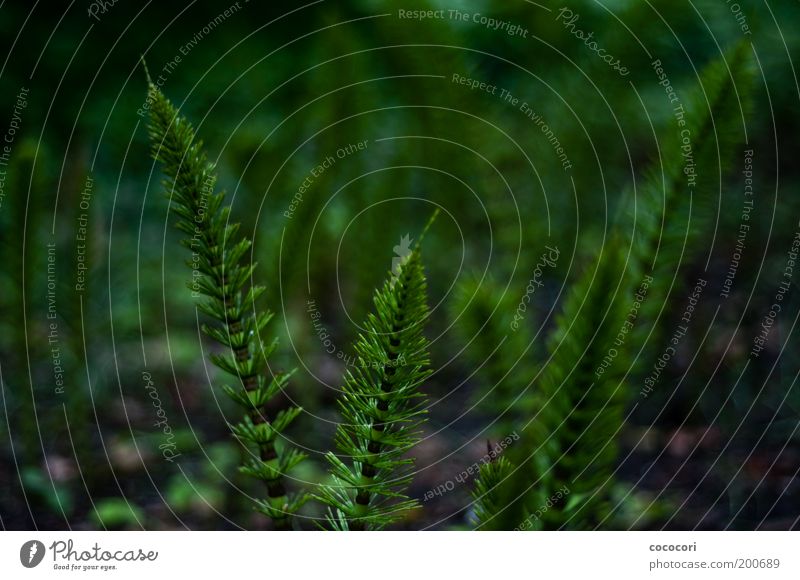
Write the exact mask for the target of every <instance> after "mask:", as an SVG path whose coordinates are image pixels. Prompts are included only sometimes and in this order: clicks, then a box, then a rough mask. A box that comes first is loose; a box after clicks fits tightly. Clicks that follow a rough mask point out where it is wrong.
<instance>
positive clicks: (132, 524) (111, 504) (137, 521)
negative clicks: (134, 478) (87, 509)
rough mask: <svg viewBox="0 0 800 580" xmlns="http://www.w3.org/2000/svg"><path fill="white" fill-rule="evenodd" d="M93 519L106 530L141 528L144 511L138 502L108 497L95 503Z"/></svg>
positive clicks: (99, 526)
mask: <svg viewBox="0 0 800 580" xmlns="http://www.w3.org/2000/svg"><path fill="white" fill-rule="evenodd" d="M94 507H95V509H94V511H93V512H92V519H93V520H94V523H95V525H96V526H97V527H98V528H102V529H106V530H131V529H137V528H138V529H141V527H142V526H143V525H144V520H145V518H144V513H143V512H142V510H141V508H139V506H137V505H136V504H133V503H131V502H130V501H129V500H127V499H123V498H120V497H108V498H104V499H100V500H98V501H97V502H96V503H95V506H94Z"/></svg>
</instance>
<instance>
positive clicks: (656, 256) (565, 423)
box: [493, 44, 751, 529]
mask: <svg viewBox="0 0 800 580" xmlns="http://www.w3.org/2000/svg"><path fill="white" fill-rule="evenodd" d="M747 50H748V49H747V45H745V44H740V45H739V46H738V47H736V48H735V49H734V50H733V51H732V53H731V54H730V57H729V58H727V59H726V61H727V64H725V63H723V62H715V63H713V64H712V65H710V66H709V67H708V68H707V69H706V71H705V72H704V73H703V75H702V81H701V85H702V86H701V88H700V89H698V91H697V93H696V94H695V95H694V96H693V97H692V98H691V100H690V102H691V103H693V104H695V106H693V107H692V109H691V110H690V111H689V112H687V116H686V125H684V126H681V125H679V128H678V129H676V128H675V127H670V128H669V129H668V130H667V131H666V135H667V136H666V137H665V138H664V139H663V140H662V141H661V142H663V143H665V145H664V147H663V150H662V158H663V165H662V167H663V176H662V175H661V174H660V173H657V172H656V170H655V169H651V170H650V171H649V172H648V179H647V181H646V183H645V185H644V186H643V187H642V196H641V199H640V200H639V202H638V205H637V207H636V220H637V221H636V226H637V227H636V230H635V231H636V235H635V236H633V237H631V238H630V239H628V240H625V238H624V236H623V237H621V238H614V239H612V240H611V241H610V242H609V243H607V244H606V245H604V247H603V248H602V249H601V251H600V254H599V256H598V258H597V263H596V267H595V268H594V269H593V268H589V269H587V270H586V271H585V272H584V273H583V274H582V275H581V277H580V278H579V279H578V280H577V281H576V282H574V283H573V284H572V286H571V288H570V290H569V293H568V296H567V298H566V300H565V301H564V305H563V311H562V313H561V315H560V316H559V317H558V318H557V319H556V327H555V330H554V331H553V333H552V335H551V336H550V337H549V339H548V354H549V359H548V363H547V366H546V367H545V368H544V369H543V371H542V373H541V375H540V378H539V380H538V381H537V383H536V393H535V397H536V399H537V401H538V403H537V404H536V412H535V414H534V415H533V417H531V422H530V426H529V427H528V428H527V429H526V430H525V432H524V433H523V440H524V442H525V443H524V444H521V445H518V446H516V447H515V448H513V449H511V450H510V451H509V456H510V459H511V461H512V463H513V464H515V465H517V466H518V468H517V470H515V471H514V473H513V476H511V477H508V478H507V479H506V480H505V481H504V482H502V484H501V485H500V490H499V491H498V492H497V493H498V495H499V496H500V497H501V498H502V499H501V501H499V502H498V501H495V502H493V507H494V508H496V509H495V515H496V517H497V519H498V525H499V526H501V527H502V528H504V529H511V528H515V527H519V526H520V524H521V523H522V522H530V523H531V524H532V526H531V527H533V528H536V529H558V528H571V529H586V528H592V527H595V526H598V525H600V524H602V523H604V522H606V521H607V520H608V518H609V517H612V516H613V503H612V501H611V495H612V491H613V489H614V482H615V480H614V472H615V464H616V460H617V447H618V444H617V440H618V436H619V433H620V431H621V429H622V425H623V418H624V412H625V409H626V407H627V405H628V403H629V397H628V393H629V392H630V391H631V388H630V387H629V385H628V384H627V381H626V378H627V377H628V372H627V369H626V368H625V366H626V362H627V361H628V360H631V359H632V357H631V356H630V353H631V352H635V351H633V350H632V349H634V348H643V346H642V345H643V344H644V340H645V339H646V337H645V336H644V333H643V332H641V331H639V332H636V333H634V335H633V337H630V336H627V334H628V332H630V331H631V326H630V325H631V324H632V325H633V328H636V326H635V323H636V319H637V318H638V317H640V316H641V317H643V318H649V319H650V320H653V321H654V320H657V318H658V311H657V310H656V308H661V307H662V305H663V302H664V301H666V299H667V297H668V296H669V294H670V290H671V288H672V276H673V275H672V274H671V272H670V270H673V269H677V268H678V267H679V265H680V264H681V261H682V258H683V257H684V256H685V255H686V254H687V253H688V252H690V251H693V250H696V249H697V247H698V241H699V240H700V239H702V237H703V236H704V235H706V234H707V233H708V229H709V228H708V227H707V224H708V223H709V221H710V216H711V215H713V214H711V212H710V208H711V207H712V204H711V203H710V199H712V198H713V194H714V193H715V192H714V186H715V185H716V186H717V187H721V184H720V182H719V179H715V178H718V177H719V174H714V173H713V172H711V168H712V167H719V169H720V171H722V169H723V168H724V166H725V164H724V163H723V164H720V163H719V162H718V159H729V158H730V157H731V154H732V152H733V150H734V148H735V146H736V144H737V143H738V139H739V138H740V137H741V132H738V131H736V130H735V127H736V126H737V120H740V119H741V115H742V110H744V111H746V110H747V105H746V103H747V102H748V99H749V97H748V94H749V91H750V89H751V86H750V76H751V73H750V66H749V58H748V53H747ZM737 91H738V92H737ZM701 95H703V100H705V98H707V105H706V107H705V108H703V107H700V106H698V105H696V103H699V102H700V101H701ZM736 95H739V98H736ZM740 102H741V103H742V104H743V106H742V107H741V108H740ZM680 127H682V128H683V129H685V130H686V131H688V133H684V135H687V134H688V135H690V136H691V144H690V146H689V147H688V148H687V147H683V148H682V145H685V143H684V142H683V141H682V137H681V131H682V130H683V129H681V128H680ZM715 128H718V130H716V131H715ZM676 135H677V137H676ZM703 172H706V173H703ZM698 208H699V210H698ZM695 212H696V213H695ZM696 214H697V215H699V216H700V217H699V219H698V217H697V215H696ZM626 242H628V243H630V244H631V245H630V247H626ZM629 251H630V254H628V252H629ZM642 280H647V281H649V282H650V284H648V287H647V297H646V298H645V299H644V301H643V302H642V304H643V305H642V307H641V311H640V312H638V311H637V314H636V316H634V317H633V320H631V315H630V312H632V310H631V308H632V305H633V303H634V293H635V292H636V291H637V288H640V284H641V283H642ZM623 328H626V329H627V330H625V331H624V333H623V335H621V334H620V333H621V332H622V329H623ZM621 336H622V338H620V337H621ZM634 337H635V338H634ZM612 349H614V350H613V351H612ZM612 352H613V353H614V354H613V355H612ZM604 361H605V362H606V363H608V364H605V363H604ZM608 361H610V362H608ZM558 490H568V495H563V497H560V496H559V495H558ZM553 498H557V499H556V500H555V501H554V500H553ZM545 505H547V507H548V509H546V510H542V509H541V508H542V506H545ZM534 513H536V514H537V515H536V517H532V514H534Z"/></svg>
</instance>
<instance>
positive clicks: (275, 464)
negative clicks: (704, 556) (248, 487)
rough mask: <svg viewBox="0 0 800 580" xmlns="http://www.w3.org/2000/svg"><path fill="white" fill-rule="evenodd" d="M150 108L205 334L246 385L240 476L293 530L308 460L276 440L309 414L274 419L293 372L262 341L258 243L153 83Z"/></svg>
mask: <svg viewBox="0 0 800 580" xmlns="http://www.w3.org/2000/svg"><path fill="white" fill-rule="evenodd" d="M148 102H149V105H150V124H149V132H150V141H151V143H152V153H153V157H154V158H155V159H156V160H158V161H160V162H161V163H162V164H163V171H164V174H165V176H166V178H167V179H166V182H165V184H164V186H165V188H166V192H167V194H168V195H169V197H170V201H171V207H172V211H173V212H174V213H175V215H176V216H177V217H178V221H177V223H176V224H175V225H176V227H177V228H178V229H179V230H180V231H181V232H183V234H184V235H185V236H186V237H185V238H184V239H183V242H182V243H183V245H184V246H185V247H186V248H187V249H189V250H190V251H191V252H192V259H191V260H189V261H188V262H187V263H188V265H189V267H190V268H192V270H193V275H192V281H191V282H190V283H189V286H190V288H192V289H193V290H194V291H195V292H197V293H198V294H200V295H202V296H203V297H204V298H205V300H204V301H202V302H200V303H199V304H198V308H199V309H200V310H201V311H202V312H204V313H205V314H206V315H207V316H208V317H209V318H211V319H212V320H214V323H213V324H204V325H203V327H202V328H203V332H204V333H205V334H206V335H208V336H209V337H211V338H212V339H214V340H215V341H216V342H217V343H219V344H220V345H221V346H222V347H224V350H223V352H222V353H220V354H212V355H211V360H212V361H213V362H214V364H215V365H216V366H218V367H219V368H220V369H222V370H223V371H225V372H226V373H228V374H229V375H231V376H232V377H234V378H236V379H238V380H237V382H236V383H235V385H234V386H230V385H225V386H223V389H224V391H225V392H226V393H227V394H228V396H229V397H230V398H231V399H232V400H233V401H235V402H236V403H237V404H238V405H239V406H240V407H241V408H242V412H243V413H244V416H243V418H242V420H241V421H240V422H239V423H238V424H236V425H232V426H231V429H232V431H233V433H234V435H235V436H236V437H237V438H238V439H239V440H240V441H241V442H242V443H243V444H244V445H246V446H249V448H250V449H251V451H250V453H249V454H248V455H249V457H248V459H247V460H246V462H245V464H244V465H242V466H241V468H240V469H241V471H242V472H244V473H246V474H247V475H249V476H251V477H254V478H256V479H260V480H262V481H263V482H264V483H265V484H266V488H267V499H266V500H259V501H257V509H258V510H259V511H261V512H263V513H264V514H265V515H267V516H268V517H269V518H271V519H272V520H273V521H274V523H275V525H276V527H281V528H282V527H288V526H290V525H291V521H290V518H291V516H292V515H293V514H294V513H295V512H297V510H298V509H299V508H300V507H301V506H302V505H303V503H304V502H305V501H306V500H307V498H308V496H307V495H306V494H304V493H300V494H290V493H288V492H287V490H286V487H285V482H284V479H285V478H284V476H285V474H286V473H287V472H288V471H289V470H290V469H291V468H292V467H294V466H295V465H297V463H299V462H300V461H302V460H303V459H304V458H305V455H304V454H303V453H301V452H299V451H297V450H295V449H290V448H284V446H282V445H277V444H276V439H277V438H278V437H279V436H280V434H281V433H282V432H283V430H284V429H286V428H287V427H288V426H289V424H290V423H291V422H292V421H293V420H294V419H295V418H296V417H297V415H298V414H299V413H300V412H301V409H299V408H297V407H291V408H289V409H286V410H283V411H281V412H280V413H279V414H278V415H277V416H276V417H275V418H274V419H273V420H270V419H269V418H268V417H267V413H266V410H265V407H266V405H267V403H268V402H269V401H270V400H271V399H272V398H273V397H274V396H275V395H277V394H278V393H279V392H280V391H281V390H282V389H283V388H284V387H285V385H286V383H287V381H288V379H289V377H290V376H291V374H292V372H293V371H290V372H278V373H272V372H271V370H270V369H269V367H268V365H267V360H268V358H269V356H270V355H271V354H272V352H273V351H274V350H275V347H276V346H277V343H276V340H273V341H272V342H271V343H269V344H263V343H262V340H261V333H262V331H263V330H264V328H265V327H266V325H267V324H268V323H269V321H270V320H271V319H272V316H273V315H272V313H271V312H269V311H265V310H259V309H258V307H257V305H256V301H257V300H258V298H259V297H260V296H261V295H262V294H263V293H264V290H265V289H264V287H263V286H258V285H250V286H249V287H248V284H249V282H250V279H251V276H252V274H253V271H254V269H255V264H250V263H247V261H246V260H245V259H244V258H245V255H246V254H247V252H248V250H249V249H250V247H251V241H250V240H249V239H248V238H247V237H245V236H243V235H241V234H240V233H239V224H237V223H232V222H231V221H230V213H231V208H230V206H223V200H224V193H223V192H218V191H216V181H217V176H216V173H215V170H214V166H213V165H212V164H211V163H209V161H208V159H207V158H206V154H205V153H204V151H203V144H202V142H201V141H199V140H198V139H196V137H195V133H194V130H193V129H192V126H191V125H190V123H189V122H188V121H187V120H186V119H185V118H184V117H182V116H180V115H179V113H178V111H177V109H176V108H175V107H174V106H173V105H172V103H170V101H169V100H167V98H166V97H165V96H164V95H163V94H162V93H161V91H160V90H159V89H158V88H157V87H156V86H155V85H154V84H153V83H152V82H150V83H149V91H148Z"/></svg>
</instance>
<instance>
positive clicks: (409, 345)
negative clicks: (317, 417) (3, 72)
mask: <svg viewBox="0 0 800 580" xmlns="http://www.w3.org/2000/svg"><path fill="white" fill-rule="evenodd" d="M426 294H427V292H426V281H425V274H424V272H423V266H422V258H421V255H420V246H419V243H417V245H416V246H415V248H414V249H413V250H412V252H411V253H410V254H409V255H408V256H406V257H405V258H404V259H403V261H402V262H401V263H400V264H399V266H398V268H397V270H396V271H395V272H393V273H392V274H391V275H390V277H389V279H388V280H387V281H386V282H385V283H384V285H383V287H382V288H381V289H380V290H378V291H376V293H375V296H374V304H375V312H374V313H371V314H369V315H368V316H367V320H366V322H365V324H364V329H365V330H364V332H363V333H362V334H361V335H360V336H359V338H358V340H357V341H356V343H355V352H356V357H357V362H356V365H355V368H354V369H352V370H348V371H347V373H346V376H345V383H344V386H343V387H342V394H341V397H340V399H339V408H340V410H341V414H342V423H341V424H340V425H339V426H338V428H337V431H336V446H337V448H338V449H339V451H340V452H341V454H342V455H343V456H344V457H345V458H346V459H349V464H348V463H346V462H345V461H343V460H342V459H340V457H338V456H337V455H335V454H334V453H328V455H327V459H328V462H329V463H330V471H331V478H332V480H333V483H332V484H329V485H324V486H322V488H321V492H320V495H319V499H320V501H322V502H323V503H325V504H327V505H328V506H329V511H328V515H327V520H328V524H329V525H330V527H331V528H332V529H336V530H377V529H381V528H384V527H385V526H387V525H388V524H390V523H392V522H394V521H396V520H397V519H399V518H400V517H401V516H402V514H403V513H404V512H406V511H407V510H409V509H412V508H414V507H416V506H417V502H416V501H415V500H411V499H409V498H408V496H407V495H406V489H407V487H408V485H409V482H410V481H411V477H412V471H411V469H412V465H413V459H410V458H407V457H405V455H406V453H407V452H408V451H409V450H410V449H411V448H412V447H413V446H414V445H416V444H417V442H418V441H419V427H420V426H421V424H422V421H423V415H424V413H425V410H424V408H423V402H424V398H423V395H422V393H421V392H420V391H419V387H420V385H422V383H423V382H424V381H425V379H427V378H428V376H429V375H430V373H431V371H430V370H429V369H428V365H429V354H428V349H429V343H428V340H427V339H426V338H425V336H424V334H423V328H424V326H425V323H426V321H427V319H428V305H427V295H426Z"/></svg>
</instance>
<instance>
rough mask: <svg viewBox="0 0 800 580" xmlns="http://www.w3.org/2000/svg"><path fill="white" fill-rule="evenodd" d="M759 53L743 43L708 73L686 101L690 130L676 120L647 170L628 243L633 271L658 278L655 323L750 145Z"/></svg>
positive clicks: (649, 312) (651, 311)
mask: <svg viewBox="0 0 800 580" xmlns="http://www.w3.org/2000/svg"><path fill="white" fill-rule="evenodd" d="M751 50H752V49H751V47H750V43H748V42H740V43H739V44H738V45H737V46H736V47H734V49H733V50H731V51H730V52H729V53H727V54H726V55H725V57H724V58H722V59H717V60H715V61H713V62H712V63H711V64H709V66H708V67H706V69H705V70H704V71H703V72H702V74H701V77H700V86H699V87H697V88H696V89H695V90H694V91H692V92H691V94H690V95H689V97H688V99H687V100H686V101H685V106H684V110H685V111H686V115H685V118H684V119H683V120H685V123H686V124H685V126H684V125H679V124H678V119H677V118H673V119H671V120H670V123H671V125H670V126H669V127H666V128H665V131H664V132H663V135H662V137H661V138H660V139H659V143H660V148H661V158H660V160H656V161H654V162H653V163H652V164H651V167H650V168H649V169H648V170H647V172H646V178H645V180H644V182H643V183H642V184H641V185H640V186H639V189H638V192H637V198H636V203H635V204H629V205H630V206H631V207H634V208H635V228H633V229H632V230H631V234H630V235H629V236H628V237H627V239H626V242H628V243H629V244H630V245H631V258H630V267H631V270H632V272H631V274H632V276H633V277H637V276H638V277H639V278H641V277H642V276H644V275H645V274H647V273H650V274H651V275H652V276H653V278H654V279H655V282H656V284H655V285H654V287H653V288H652V289H651V298H650V299H649V300H647V302H646V304H645V305H644V314H645V316H646V317H648V318H650V319H651V321H652V322H653V323H655V322H656V320H657V317H658V309H660V308H661V306H662V305H663V303H664V302H665V301H666V300H667V298H668V296H669V294H670V291H671V289H672V287H673V281H672V279H673V278H674V277H675V276H676V273H677V270H678V269H679V268H680V266H681V265H682V264H683V263H684V262H685V261H686V258H687V257H688V256H689V255H691V254H692V253H693V252H698V247H699V245H700V243H701V241H702V240H703V239H704V238H707V237H708V234H709V230H710V229H713V228H714V215H715V212H716V210H717V207H718V202H719V200H720V196H721V194H722V190H723V180H722V178H723V177H724V175H725V173H726V171H727V170H728V169H729V167H730V165H731V161H732V160H733V159H734V158H735V153H736V149H737V147H738V146H739V145H740V143H741V142H742V141H743V136H744V130H743V123H744V121H745V119H746V116H747V115H748V113H749V112H750V110H751V108H752V93H753V80H754V78H753V75H754V69H753V63H752V56H751V54H750V52H751ZM665 72H666V73H667V74H671V73H672V71H665ZM676 94H677V96H678V98H679V99H680V98H681V93H680V92H678V93H676ZM664 99H665V101H666V96H665V97H664ZM682 104H683V101H682V100H681V102H680V103H677V104H673V105H672V106H674V107H678V106H681V105H682ZM685 138H688V142H686V141H684V139H685ZM698 253H699V252H698Z"/></svg>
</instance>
